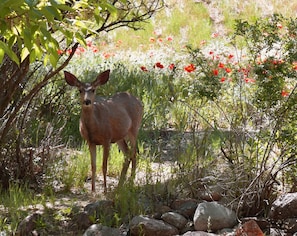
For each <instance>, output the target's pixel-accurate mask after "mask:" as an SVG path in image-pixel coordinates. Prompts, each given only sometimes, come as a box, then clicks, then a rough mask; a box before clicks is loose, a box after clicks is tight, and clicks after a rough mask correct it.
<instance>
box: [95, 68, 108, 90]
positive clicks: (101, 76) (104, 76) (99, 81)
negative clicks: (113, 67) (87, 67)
mask: <svg viewBox="0 0 297 236" xmlns="http://www.w3.org/2000/svg"><path fill="white" fill-rule="evenodd" d="M109 74H110V70H106V71H104V72H102V73H101V74H99V75H98V76H97V78H96V80H95V81H94V82H93V83H92V85H93V86H95V87H97V86H99V85H103V84H105V83H106V82H107V81H108V79H109Z"/></svg>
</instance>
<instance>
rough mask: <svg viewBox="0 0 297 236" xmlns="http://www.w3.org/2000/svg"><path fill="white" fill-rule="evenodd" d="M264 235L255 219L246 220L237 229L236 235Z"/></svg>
mask: <svg viewBox="0 0 297 236" xmlns="http://www.w3.org/2000/svg"><path fill="white" fill-rule="evenodd" d="M242 235H245V236H264V233H263V232H262V230H261V229H260V227H259V226H258V224H257V222H256V221H254V220H249V221H247V222H245V223H244V224H243V225H242V226H241V227H239V228H238V229H237V230H236V234H235V236H242Z"/></svg>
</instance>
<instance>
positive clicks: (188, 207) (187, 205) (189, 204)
mask: <svg viewBox="0 0 297 236" xmlns="http://www.w3.org/2000/svg"><path fill="white" fill-rule="evenodd" d="M197 205H198V203H197V201H196V200H195V199H179V200H175V201H174V202H173V203H172V205H171V207H172V209H174V210H175V212H177V213H179V214H181V215H183V216H184V217H186V218H188V219H193V217H194V213H195V210H196V208H197Z"/></svg>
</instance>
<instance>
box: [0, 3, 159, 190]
mask: <svg viewBox="0 0 297 236" xmlns="http://www.w3.org/2000/svg"><path fill="white" fill-rule="evenodd" d="M162 6H163V1H162V0H160V1H159V0H158V1H153V0H152V1H151V0H147V1H141V2H140V3H138V2H137V3H131V2H130V1H121V0H116V1H112V2H110V1H99V2H98V1H79V2H77V1H64V0H61V1H53V0H51V1H31V0H28V1H27V0H26V1H24V0H18V1H11V0H6V1H2V2H1V3H0V9H1V10H0V11H1V14H0V15H1V16H0V25H1V27H0V62H1V65H0V74H1V76H2V78H3V79H1V80H0V86H1V87H3V88H5V91H4V93H1V95H0V117H1V125H0V146H1V152H0V163H1V164H0V166H1V169H3V170H5V171H4V172H3V173H0V183H1V186H2V187H3V188H7V187H8V185H9V181H10V179H24V178H26V177H28V176H27V175H31V174H32V172H26V171H25V169H26V167H27V166H33V165H34V163H33V160H34V159H36V158H35V157H33V156H32V155H31V154H30V155H31V156H30V155H28V156H26V155H25V154H24V153H23V152H22V150H24V149H25V150H27V149H26V148H27V147H32V146H40V145H41V143H42V141H44V142H43V144H45V143H46V144H47V145H58V144H61V140H63V139H61V137H60V140H59V142H54V143H51V142H52V141H53V140H50V138H52V136H51V135H49V136H48V137H46V136H45V135H42V134H43V133H44V132H43V131H46V130H48V129H47V127H49V122H48V121H49V120H51V121H53V120H54V122H53V123H55V125H53V124H50V126H52V127H51V129H50V130H51V132H50V134H58V133H59V132H60V130H61V127H63V126H64V125H65V123H66V122H65V121H66V120H65V117H63V116H64V115H65V114H66V113H63V112H61V111H62V110H64V111H65V110H69V109H70V107H69V105H68V104H65V100H66V101H67V99H66V98H65V97H64V96H65V93H64V92H63V86H61V81H54V80H53V78H54V77H55V76H56V75H57V74H58V73H59V72H60V71H61V70H62V69H63V68H65V67H66V66H67V65H68V64H69V62H70V61H71V60H72V58H73V55H74V54H75V52H76V50H77V48H78V47H79V45H80V48H82V47H84V46H85V47H86V46H87V44H86V39H87V38H90V37H94V38H99V37H104V32H109V31H112V30H115V29H117V28H120V27H128V28H132V29H138V28H139V27H141V25H140V23H141V22H144V21H146V20H148V19H149V18H150V17H151V16H152V15H153V14H154V13H155V12H156V11H158V10H159V9H161V8H162ZM39 94H41V95H40V97H38V95H39ZM36 118H39V119H42V121H41V122H39V121H38V120H37V119H36ZM67 128H68V127H67ZM27 132H28V133H29V135H28V133H27ZM45 134H47V133H45ZM46 138H49V140H47V141H45V139H46ZM54 139H55V140H54V141H57V140H56V138H54ZM48 149H49V146H48V147H47V150H48ZM15 157H16V158H15ZM42 172H44V169H42V170H41V171H40V173H42ZM35 174H36V173H35Z"/></svg>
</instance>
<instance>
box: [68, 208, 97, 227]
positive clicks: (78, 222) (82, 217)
mask: <svg viewBox="0 0 297 236" xmlns="http://www.w3.org/2000/svg"><path fill="white" fill-rule="evenodd" d="M91 225H92V221H91V219H90V217H89V215H88V214H87V213H86V212H79V213H77V214H76V215H74V216H73V217H72V227H73V228H76V229H87V228H88V227H90V226H91Z"/></svg>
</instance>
